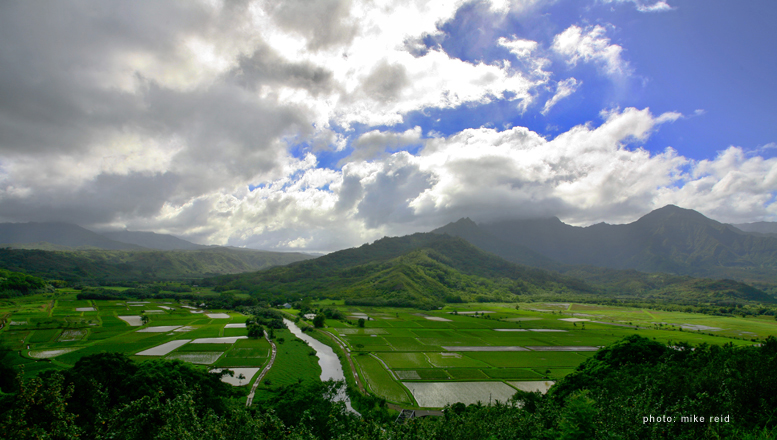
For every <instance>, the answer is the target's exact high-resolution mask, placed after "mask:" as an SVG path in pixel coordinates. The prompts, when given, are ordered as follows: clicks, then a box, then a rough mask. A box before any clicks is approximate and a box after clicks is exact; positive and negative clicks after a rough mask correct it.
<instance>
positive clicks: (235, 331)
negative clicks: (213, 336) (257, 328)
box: [224, 328, 248, 336]
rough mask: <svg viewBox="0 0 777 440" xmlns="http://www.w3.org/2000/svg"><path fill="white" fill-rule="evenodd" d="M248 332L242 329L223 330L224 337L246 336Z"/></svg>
mask: <svg viewBox="0 0 777 440" xmlns="http://www.w3.org/2000/svg"><path fill="white" fill-rule="evenodd" d="M246 335H248V330H247V329H244V328H225V329H224V336H246Z"/></svg>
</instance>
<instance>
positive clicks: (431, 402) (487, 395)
mask: <svg viewBox="0 0 777 440" xmlns="http://www.w3.org/2000/svg"><path fill="white" fill-rule="evenodd" d="M403 383H404V385H405V386H406V387H407V388H408V389H409V390H411V392H412V393H413V397H415V400H416V401H417V402H418V405H419V406H421V407H426V408H442V407H444V406H445V405H449V404H454V403H456V402H461V403H463V404H465V405H470V404H473V403H477V402H482V403H483V404H488V403H489V401H491V403H493V402H494V401H496V400H499V401H500V402H506V401H507V400H508V399H509V398H510V397H512V396H513V394H515V389H513V388H512V387H510V386H509V385H507V384H505V383H503V382H406V383H405V382H403Z"/></svg>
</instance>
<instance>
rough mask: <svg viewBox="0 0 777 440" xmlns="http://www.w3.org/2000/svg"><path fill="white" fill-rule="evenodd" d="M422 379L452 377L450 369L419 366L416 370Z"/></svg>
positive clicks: (446, 378) (445, 378) (447, 378)
mask: <svg viewBox="0 0 777 440" xmlns="http://www.w3.org/2000/svg"><path fill="white" fill-rule="evenodd" d="M415 371H416V373H418V376H419V377H420V378H421V380H449V379H452V377H451V376H450V375H449V374H448V371H446V370H443V369H440V368H419V369H417V370H415Z"/></svg>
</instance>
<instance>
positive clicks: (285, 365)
mask: <svg viewBox="0 0 777 440" xmlns="http://www.w3.org/2000/svg"><path fill="white" fill-rule="evenodd" d="M275 337H276V345H277V347H278V351H277V354H276V357H275V363H274V364H273V366H272V368H270V371H269V373H267V376H265V378H264V380H263V382H265V383H266V381H269V386H271V387H276V386H279V385H289V384H292V383H297V382H298V380H299V379H302V380H320V379H319V377H320V376H321V367H320V366H319V365H318V357H316V356H315V351H314V350H313V349H312V348H310V346H309V345H307V344H306V343H305V342H304V341H302V340H301V339H298V338H297V337H296V336H294V335H293V334H292V333H291V332H290V331H288V330H275ZM279 338H283V339H284V340H285V342H284V343H283V344H278V343H277V339H279Z"/></svg>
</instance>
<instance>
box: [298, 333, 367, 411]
mask: <svg viewBox="0 0 777 440" xmlns="http://www.w3.org/2000/svg"><path fill="white" fill-rule="evenodd" d="M283 323H284V324H286V327H288V329H289V330H290V331H291V333H293V334H294V336H296V337H298V338H300V339H302V340H303V341H305V342H307V344H308V345H310V347H311V348H313V350H315V351H316V356H317V357H318V365H320V366H321V380H322V381H326V380H329V379H333V380H342V381H345V375H344V374H343V366H342V365H340V359H338V357H337V355H336V354H335V352H334V351H333V350H332V347H330V346H328V345H325V344H322V343H321V342H319V341H318V340H316V339H314V338H312V337H310V336H309V335H306V334H305V333H303V332H302V330H300V328H299V327H297V324H295V323H294V322H292V321H290V320H288V319H284V320H283ZM335 401H342V402H345V406H346V408H348V411H351V412H353V413H355V414H357V415H359V413H358V412H357V411H356V410H355V409H353V407H352V406H351V400H350V399H348V396H347V395H346V394H345V387H343V389H342V391H341V392H340V394H339V395H338V396H337V397H336V398H335Z"/></svg>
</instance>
